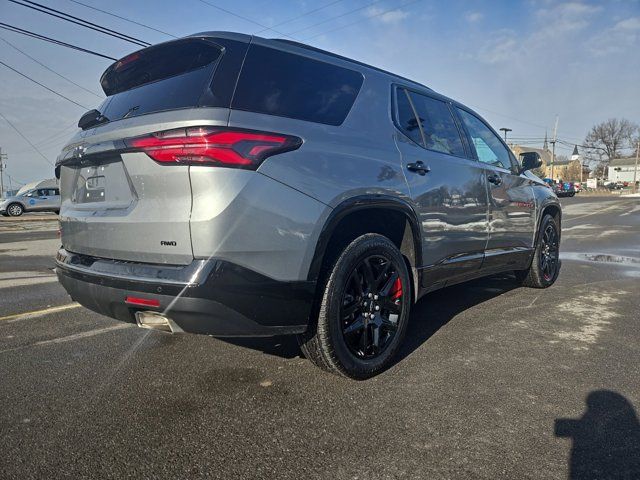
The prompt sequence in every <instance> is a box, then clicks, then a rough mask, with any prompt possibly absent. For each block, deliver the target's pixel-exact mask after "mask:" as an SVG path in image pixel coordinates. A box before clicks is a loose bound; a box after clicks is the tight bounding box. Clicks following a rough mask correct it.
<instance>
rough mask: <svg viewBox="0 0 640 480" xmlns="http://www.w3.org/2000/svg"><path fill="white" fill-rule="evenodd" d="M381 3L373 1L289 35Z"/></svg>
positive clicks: (377, 0)
mask: <svg viewBox="0 0 640 480" xmlns="http://www.w3.org/2000/svg"><path fill="white" fill-rule="evenodd" d="M381 1H382V0H374V1H373V2H371V3H367V4H366V5H364V6H362V7H358V8H354V9H353V10H349V11H348V12H344V13H342V14H340V15H336V16H334V17H331V18H326V19H324V20H322V21H320V22H317V23H314V24H313V25H309V26H306V27H304V28H301V29H299V30H296V31H294V32H291V33H290V34H291V35H295V34H296V33H300V32H304V31H305V30H309V29H311V28H313V27H317V26H318V25H323V24H325V23H327V22H331V21H333V20H337V19H338V18H342V17H346V16H347V15H351V14H352V13H355V12H359V11H360V10H364V9H365V8H369V7H371V6H372V5H375V4H376V3H379V2H381ZM396 8H397V7H396ZM374 16H375V15H374ZM368 18H371V17H368ZM330 31H331V30H330Z"/></svg>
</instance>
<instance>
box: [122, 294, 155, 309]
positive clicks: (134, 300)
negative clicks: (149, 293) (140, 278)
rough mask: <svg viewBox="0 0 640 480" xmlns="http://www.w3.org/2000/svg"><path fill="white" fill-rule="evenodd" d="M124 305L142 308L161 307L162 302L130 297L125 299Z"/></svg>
mask: <svg viewBox="0 0 640 480" xmlns="http://www.w3.org/2000/svg"><path fill="white" fill-rule="evenodd" d="M124 303H128V304H129V305H138V306H140V307H159V306H160V300H155V299H153V298H140V297H131V296H128V297H127V298H125V299H124Z"/></svg>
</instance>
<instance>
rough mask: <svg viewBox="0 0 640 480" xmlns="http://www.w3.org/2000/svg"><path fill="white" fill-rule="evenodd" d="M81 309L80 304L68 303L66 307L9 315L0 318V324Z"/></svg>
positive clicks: (60, 306)
mask: <svg viewBox="0 0 640 480" xmlns="http://www.w3.org/2000/svg"><path fill="white" fill-rule="evenodd" d="M78 307H81V305H80V304H79V303H76V302H73V303H68V304H66V305H59V306H57V307H49V308H44V309H42V310H34V311H32V312H24V313H16V314H14V315H7V316H5V317H0V322H3V321H6V322H9V323H11V322H17V321H18V320H27V319H30V318H38V317H44V316H45V315H49V314H50V313H56V312H63V311H65V310H71V309H73V308H78Z"/></svg>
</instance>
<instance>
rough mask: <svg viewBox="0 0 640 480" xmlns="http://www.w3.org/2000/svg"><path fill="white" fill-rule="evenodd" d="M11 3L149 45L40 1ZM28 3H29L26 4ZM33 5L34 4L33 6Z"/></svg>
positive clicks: (135, 42)
mask: <svg viewBox="0 0 640 480" xmlns="http://www.w3.org/2000/svg"><path fill="white" fill-rule="evenodd" d="M9 1H10V2H11V3H15V4H16V5H20V6H23V7H27V8H30V9H32V10H35V11H37V12H40V13H44V14H45V15H50V16H52V17H56V18H59V19H60V20H64V21H66V22H70V23H74V24H76V25H80V26H81V27H85V28H88V29H90V30H94V31H96V32H99V33H103V34H105V35H109V36H111V37H115V38H117V39H119V40H124V41H125V42H129V43H133V44H135V45H138V46H141V47H148V46H149V45H151V44H150V43H148V42H145V41H144V40H140V39H139V38H135V37H132V36H130V35H126V34H124V33H120V32H118V31H116V30H112V29H110V28H107V27H103V26H102V25H98V24H97V23H93V22H89V21H87V20H84V19H82V18H80V17H75V16H73V15H70V14H68V13H65V12H62V11H60V10H56V9H55V8H51V7H47V6H46V5H42V4H40V3H36V2H32V1H30V0H23V1H22V2H20V1H18V0H9ZM28 4H30V5H28ZM34 5H35V6H34Z"/></svg>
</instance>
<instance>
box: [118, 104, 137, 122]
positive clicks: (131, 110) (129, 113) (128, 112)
mask: <svg viewBox="0 0 640 480" xmlns="http://www.w3.org/2000/svg"><path fill="white" fill-rule="evenodd" d="M139 108H140V105H136V106H135V107H131V108H130V109H129V110H127V113H125V114H124V115H122V117H120V119H121V120H122V119H123V118H127V117H128V116H129V115H131V114H132V113H133V112H135V111H136V110H138V109H139Z"/></svg>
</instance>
